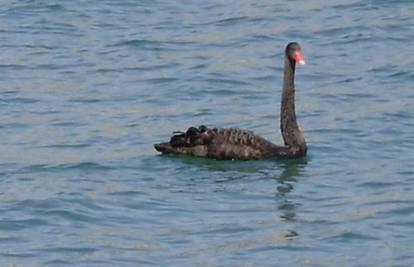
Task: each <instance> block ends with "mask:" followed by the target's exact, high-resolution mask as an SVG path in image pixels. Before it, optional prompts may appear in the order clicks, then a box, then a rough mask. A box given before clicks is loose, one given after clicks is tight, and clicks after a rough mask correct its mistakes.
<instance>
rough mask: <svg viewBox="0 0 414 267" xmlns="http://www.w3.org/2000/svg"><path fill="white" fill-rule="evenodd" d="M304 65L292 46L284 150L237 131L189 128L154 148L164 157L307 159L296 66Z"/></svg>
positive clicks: (288, 52) (288, 59)
mask: <svg viewBox="0 0 414 267" xmlns="http://www.w3.org/2000/svg"><path fill="white" fill-rule="evenodd" d="M296 63H299V64H301V65H303V64H305V61H304V60H303V58H302V54H301V48H300V46H299V44H298V43H296V42H292V43H289V44H288V45H287V46H286V50H285V69H284V73H283V75H284V77H283V92H282V104H281V109H280V129H281V132H282V136H283V140H284V142H285V145H284V146H278V145H275V144H273V143H272V142H270V141H268V140H266V139H264V138H263V137H260V136H258V135H255V134H254V133H253V132H251V131H246V130H242V129H238V128H208V127H206V126H204V125H201V126H199V127H197V128H196V127H190V128H188V130H187V131H186V132H180V131H176V132H174V133H173V136H172V137H171V139H170V141H169V142H165V143H160V144H155V145H154V147H155V149H156V150H157V151H159V152H161V153H163V154H182V155H191V156H198V157H208V158H215V159H228V160H249V159H269V158H298V157H303V156H305V155H306V151H307V146H306V142H305V139H304V138H303V135H302V133H301V131H300V130H299V127H298V124H297V122H296V114H295V86H294V79H295V65H296Z"/></svg>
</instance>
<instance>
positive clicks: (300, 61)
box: [298, 59, 306, 65]
mask: <svg viewBox="0 0 414 267" xmlns="http://www.w3.org/2000/svg"><path fill="white" fill-rule="evenodd" d="M298 63H299V64H300V65H305V63H306V62H305V60H303V59H301V60H299V61H298Z"/></svg>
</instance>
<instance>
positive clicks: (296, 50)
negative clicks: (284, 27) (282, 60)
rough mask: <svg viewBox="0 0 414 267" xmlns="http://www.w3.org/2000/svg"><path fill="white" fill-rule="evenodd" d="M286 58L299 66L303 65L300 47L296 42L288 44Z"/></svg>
mask: <svg viewBox="0 0 414 267" xmlns="http://www.w3.org/2000/svg"><path fill="white" fill-rule="evenodd" d="M286 56H287V57H288V58H289V59H290V60H293V61H295V62H296V63H299V64H300V65H304V64H305V60H304V59H303V57H302V52H301V49H300V45H299V44H298V43H296V42H292V43H289V44H288V45H287V46H286Z"/></svg>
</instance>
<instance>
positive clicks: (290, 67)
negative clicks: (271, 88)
mask: <svg viewBox="0 0 414 267" xmlns="http://www.w3.org/2000/svg"><path fill="white" fill-rule="evenodd" d="M294 80H295V61H293V60H290V59H289V58H288V57H287V56H285V69H284V73H283V92H282V104H281V109H280V129H281V132H282V136H283V141H284V142H285V145H286V146H289V147H296V148H297V147H298V148H300V149H301V150H304V151H305V153H306V142H305V139H304V138H303V135H302V133H301V131H300V129H299V127H298V124H297V122H296V113H295V83H294Z"/></svg>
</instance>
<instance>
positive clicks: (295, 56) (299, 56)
mask: <svg viewBox="0 0 414 267" xmlns="http://www.w3.org/2000/svg"><path fill="white" fill-rule="evenodd" d="M293 59H294V60H295V61H296V62H297V63H299V64H300V65H305V60H304V59H303V57H302V54H301V53H300V51H295V53H293Z"/></svg>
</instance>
